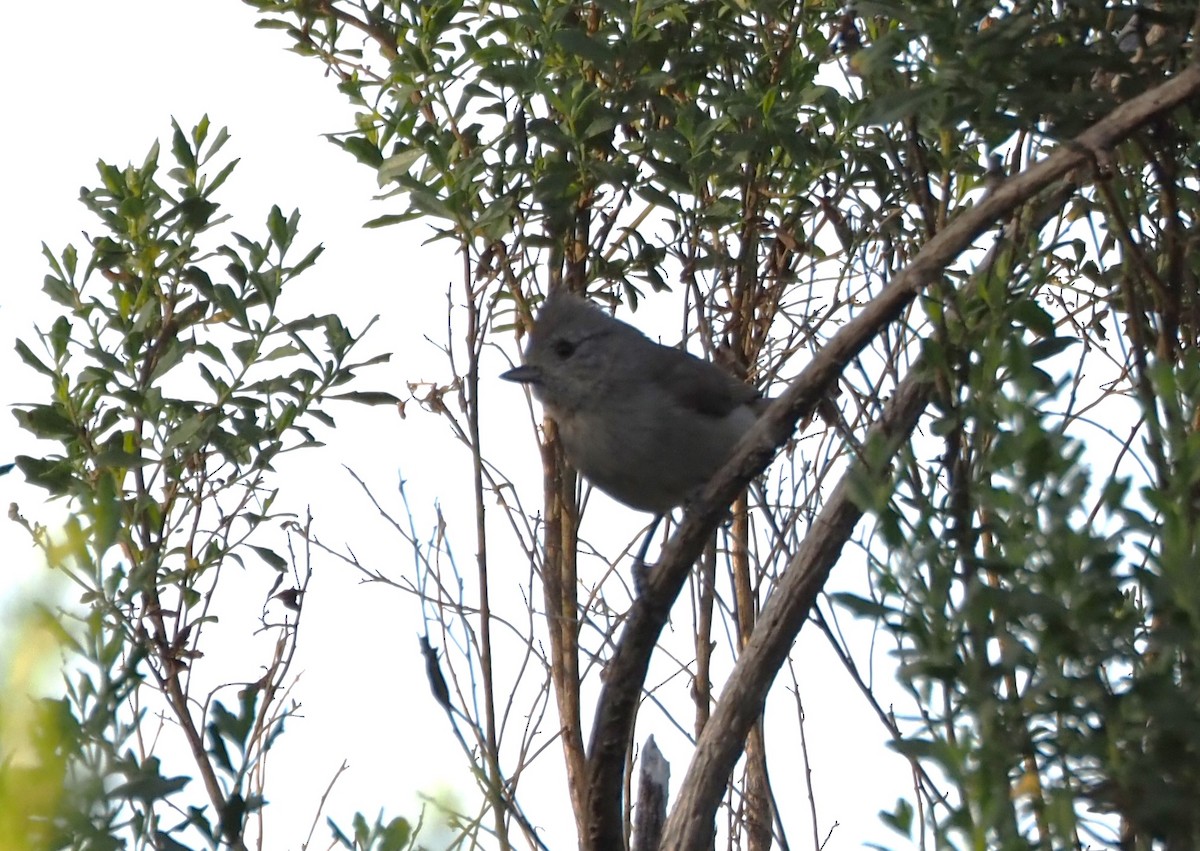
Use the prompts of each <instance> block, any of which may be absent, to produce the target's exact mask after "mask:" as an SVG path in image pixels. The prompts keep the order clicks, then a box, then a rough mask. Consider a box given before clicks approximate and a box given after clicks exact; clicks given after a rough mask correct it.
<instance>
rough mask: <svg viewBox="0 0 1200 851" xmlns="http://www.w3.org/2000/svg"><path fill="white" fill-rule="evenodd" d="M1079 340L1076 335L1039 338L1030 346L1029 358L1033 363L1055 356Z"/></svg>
mask: <svg viewBox="0 0 1200 851" xmlns="http://www.w3.org/2000/svg"><path fill="white" fill-rule="evenodd" d="M1078 342H1079V340H1078V339H1077V338H1075V337H1050V338H1049V339H1046V340H1037V341H1035V342H1034V343H1032V344H1030V346H1029V358H1030V360H1031V361H1032V362H1033V363H1037V362H1038V361H1041V360H1045V359H1046V358H1050V357H1054V356H1055V355H1057V354H1059V353H1060V352H1063V351H1065V350H1067V349H1069V348H1070V347H1071V346H1074V345H1075V344H1076V343H1078Z"/></svg>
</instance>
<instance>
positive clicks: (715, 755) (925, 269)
mask: <svg viewBox="0 0 1200 851" xmlns="http://www.w3.org/2000/svg"><path fill="white" fill-rule="evenodd" d="M1198 94H1200V65H1192V66H1189V67H1188V68H1186V69H1185V70H1184V71H1182V72H1180V73H1179V74H1178V75H1176V76H1175V77H1174V78H1172V79H1170V80H1168V81H1167V82H1165V83H1163V84H1162V85H1160V86H1157V87H1155V88H1154V89H1151V90H1150V91H1147V92H1145V93H1143V94H1142V95H1139V96H1138V97H1136V98H1134V99H1132V100H1129V101H1127V102H1126V103H1124V104H1122V105H1121V106H1119V107H1117V108H1116V109H1114V110H1113V111H1112V112H1111V113H1110V114H1109V115H1107V116H1106V117H1105V118H1103V119H1101V120H1100V121H1098V122H1096V123H1095V124H1093V125H1092V126H1091V127H1090V128H1088V129H1087V130H1086V131H1084V132H1083V133H1081V134H1080V135H1079V136H1077V137H1076V138H1075V139H1074V140H1071V141H1069V142H1067V143H1064V144H1063V145H1062V146H1061V147H1060V148H1059V150H1057V151H1056V152H1055V153H1054V154H1052V155H1051V156H1049V157H1047V158H1046V159H1045V160H1042V161H1041V162H1039V163H1037V164H1035V165H1033V166H1031V167H1030V168H1028V169H1026V170H1025V171H1024V172H1023V173H1021V174H1020V175H1017V176H1015V177H1013V178H1011V179H1009V180H1007V181H1005V182H1003V183H1001V184H1000V185H998V186H997V187H996V188H995V190H994V191H992V192H990V193H989V194H987V195H986V196H985V197H984V198H983V199H982V200H981V201H980V202H979V203H978V204H977V205H976V206H974V207H972V208H970V209H968V210H965V211H963V212H962V213H960V214H959V215H957V216H956V217H955V218H954V219H953V220H952V221H951V222H950V223H949V224H948V225H947V227H946V228H945V229H944V230H943V231H942V232H941V233H939V234H938V235H936V236H935V237H934V238H933V239H931V240H930V241H929V242H928V243H927V244H926V246H925V247H924V248H923V249H922V250H921V252H920V253H919V254H918V255H917V257H916V258H915V259H914V260H913V262H912V263H911V264H910V265H909V266H908V267H907V268H906V269H904V271H902V272H901V273H900V274H899V275H897V276H896V278H895V280H894V281H893V282H892V283H891V284H890V285H889V286H888V287H887V288H886V289H885V290H884V291H883V292H881V293H880V294H879V295H878V296H877V297H876V298H875V299H873V300H872V301H871V302H870V303H869V304H868V305H866V306H865V308H864V309H863V310H862V311H861V312H860V314H859V315H858V316H857V317H855V318H854V319H853V320H852V321H851V322H849V323H848V324H847V325H845V326H844V327H843V328H842V329H841V330H840V331H839V332H838V333H837V334H835V335H834V336H833V337H832V338H831V339H830V341H829V343H828V344H827V345H826V346H825V347H824V348H823V349H822V350H821V351H820V352H819V353H818V354H817V356H816V357H815V358H814V359H813V361H812V362H811V363H810V364H809V365H808V367H806V368H805V369H804V370H803V371H802V372H801V374H800V375H799V376H797V378H796V379H795V380H794V381H793V382H792V384H791V386H789V387H788V389H787V390H786V391H785V392H784V393H783V395H782V396H780V397H779V398H778V399H777V400H776V401H775V402H774V403H773V404H772V405H771V406H770V408H769V409H768V410H767V411H766V412H765V413H764V415H763V417H762V418H761V419H760V420H759V422H758V424H757V425H756V426H755V428H754V429H753V430H752V431H751V432H750V433H749V434H748V435H746V437H745V438H743V440H742V442H741V444H740V447H739V449H738V450H737V451H736V452H735V454H734V457H733V458H731V459H730V461H729V462H728V463H727V464H726V465H725V467H724V468H723V469H722V470H721V471H720V472H718V474H717V475H716V476H715V477H714V478H713V480H712V481H711V482H709V484H708V485H707V486H706V487H705V489H704V491H703V494H702V495H701V498H700V499H699V500H698V502H697V503H696V504H695V505H694V506H693V509H692V510H690V511H688V512H687V514H686V516H685V517H684V520H683V523H682V524H681V525H680V527H679V529H678V530H677V531H676V533H675V535H674V536H672V539H671V540H670V541H669V542H668V544H667V546H666V548H665V549H664V551H663V554H662V557H661V559H660V563H659V565H658V566H657V567H656V568H655V569H654V570H652V571H651V574H650V581H649V583H648V587H647V589H646V593H645V594H644V595H643V596H642V597H641V598H639V599H638V600H636V601H635V603H634V605H633V608H632V609H631V611H630V613H629V618H628V620H627V623H626V628H625V630H624V632H623V634H622V636H621V639H620V641H619V643H618V645H617V649H616V652H615V653H614V655H613V658H612V660H611V661H610V662H609V665H608V670H607V671H606V677H605V681H604V686H603V688H602V690H601V694H600V698H599V702H598V705H597V710H596V723H595V725H594V727H593V732H592V738H591V743H590V747H589V753H588V789H587V796H588V801H587V807H588V812H589V818H588V833H587V836H586V837H585V838H584V839H585V842H584V847H586V848H590V849H596V851H608V849H612V848H620V847H622V845H623V841H624V840H623V837H622V835H621V788H622V786H621V784H622V773H623V767H624V752H625V746H626V742H627V741H629V732H630V727H631V726H632V724H633V720H634V717H635V714H636V708H637V702H638V699H639V697H640V695H641V690H642V684H643V682H644V680H645V675H646V671H647V669H648V667H649V660H650V654H651V652H652V651H653V649H654V646H655V644H656V642H657V640H658V636H659V634H660V632H661V630H662V628H663V626H664V625H665V623H666V620H667V617H668V614H669V612H670V608H671V604H672V602H673V601H674V600H675V598H676V597H677V596H678V594H679V592H680V590H681V589H682V587H683V583H684V582H685V580H686V578H687V575H688V571H689V570H690V569H691V565H692V564H693V563H694V561H695V559H696V558H697V556H698V555H699V553H700V550H701V548H702V547H703V542H704V540H705V537H706V536H707V535H708V534H709V533H710V532H711V530H712V529H713V528H714V527H715V526H716V524H717V523H718V522H719V521H720V519H721V517H722V516H723V515H724V512H725V510H726V507H727V506H728V505H729V504H730V502H732V500H733V498H734V496H735V495H736V493H737V492H738V491H739V490H740V489H741V488H743V487H745V485H746V483H747V482H748V481H749V480H750V479H751V478H752V477H753V476H756V475H758V474H759V473H761V472H762V471H763V470H764V469H765V468H766V466H767V465H768V464H769V463H770V461H771V459H772V458H773V457H774V454H775V452H776V449H777V448H778V447H779V446H781V445H783V443H784V442H785V441H786V440H787V439H788V438H789V437H790V436H791V434H792V433H793V431H794V430H795V427H796V423H797V422H798V421H799V420H800V419H801V418H802V417H803V416H805V415H807V414H808V413H810V412H811V411H812V410H813V409H814V408H815V406H816V403H817V402H818V401H819V400H820V399H821V398H823V397H824V396H825V394H826V393H827V391H828V389H829V388H830V387H831V386H833V383H834V382H835V381H837V380H838V378H839V376H840V375H841V372H842V370H843V369H844V368H845V366H846V364H847V363H849V362H850V361H851V360H852V359H853V358H854V357H856V356H857V355H858V354H859V353H860V352H862V351H863V349H865V348H866V347H867V346H868V345H869V344H870V342H871V340H873V339H874V338H875V336H876V335H877V334H878V333H879V332H880V331H881V330H882V329H883V328H885V327H886V326H887V325H889V324H890V323H892V322H893V321H895V320H896V319H897V318H898V317H899V316H900V315H901V314H902V312H903V311H904V309H905V308H906V307H907V306H908V305H909V304H910V303H911V302H912V301H913V299H915V298H916V296H917V295H918V294H919V293H920V292H921V290H922V289H923V288H924V287H925V286H926V285H927V284H929V283H930V282H931V281H932V280H934V278H936V277H938V276H940V275H941V274H942V272H943V270H944V269H945V268H946V267H947V266H948V265H949V264H950V263H951V262H952V261H953V260H954V259H955V258H956V257H957V256H958V255H959V254H960V253H961V252H962V251H964V250H965V249H966V248H967V247H969V246H970V245H971V244H972V243H973V242H974V241H975V240H976V239H977V238H978V237H979V236H980V235H982V234H983V233H984V232H985V231H986V230H987V229H988V228H990V227H992V226H993V225H994V224H995V223H996V222H997V221H1001V220H1003V219H1004V218H1006V217H1007V216H1008V215H1009V214H1010V213H1011V212H1012V211H1013V210H1014V209H1016V208H1017V207H1018V206H1020V205H1021V204H1024V203H1025V202H1027V201H1028V200H1030V199H1031V198H1033V197H1034V196H1035V195H1037V194H1038V193H1039V192H1041V191H1042V190H1044V189H1045V188H1046V187H1047V186H1049V185H1050V184H1052V183H1053V182H1054V181H1056V180H1059V179H1061V178H1063V177H1064V176H1066V175H1067V174H1068V173H1069V172H1071V171H1072V170H1075V169H1078V168H1081V167H1085V166H1088V165H1089V163H1092V162H1094V161H1095V160H1097V159H1099V160H1101V161H1107V155H1106V152H1107V151H1108V149H1110V148H1111V147H1113V146H1114V145H1115V144H1117V143H1118V142H1120V141H1122V140H1124V139H1126V138H1128V136H1129V135H1131V134H1132V133H1133V132H1134V131H1135V130H1136V129H1137V128H1139V127H1141V126H1142V125H1143V124H1145V123H1146V122H1148V121H1150V120H1151V119H1154V118H1156V117H1158V116H1160V115H1162V114H1164V113H1167V112H1169V111H1171V110H1173V109H1175V108H1176V107H1177V106H1179V105H1181V104H1183V103H1185V102H1187V100H1188V99H1190V98H1195V97H1196V96H1197V95H1198ZM910 377H911V374H910ZM910 377H906V378H905V379H904V380H903V381H902V382H901V385H900V386H901V388H908V389H907V390H906V394H907V395H904V396H902V395H901V393H900V392H899V390H898V392H897V394H896V396H895V397H894V398H893V400H892V403H891V404H890V405H889V407H888V411H887V412H885V414H884V417H883V418H882V419H881V421H880V423H879V424H878V425H877V426H875V427H874V428H873V429H872V432H879V431H881V430H882V431H883V433H884V434H896V433H899V432H897V431H896V430H897V429H898V428H899V427H900V426H902V425H903V424H904V423H905V422H906V421H907V418H908V417H910V416H911V417H914V418H915V417H916V416H919V413H920V408H922V407H923V402H921V404H920V406H918V404H917V403H918V402H920V401H921V400H922V399H923V397H924V395H925V391H922V392H918V389H919V387H920V385H917V384H916V379H915V378H910ZM910 381H911V383H910ZM914 407H915V408H916V412H915V413H913V408H914ZM913 421H914V422H915V419H914V420H913ZM846 491H847V485H846V479H845V478H844V479H843V480H842V482H840V483H839V484H838V486H837V487H836V488H835V489H834V492H833V494H832V495H831V499H830V501H829V502H828V503H827V504H826V507H825V510H823V511H822V513H821V515H820V516H819V517H818V519H817V521H816V522H815V523H814V527H813V531H812V532H811V533H810V534H809V535H808V536H807V538H806V540H805V542H804V544H803V545H802V546H801V548H800V551H799V552H798V553H797V556H796V558H795V559H794V560H793V563H792V565H791V566H790V567H789V569H788V570H787V571H785V573H784V575H783V576H782V577H781V578H780V582H779V586H778V587H777V589H776V591H775V593H774V594H773V595H772V596H771V598H770V599H769V600H768V603H767V606H766V607H765V609H764V611H763V616H762V618H761V620H760V622H759V626H758V628H757V629H756V631H755V635H754V637H753V638H752V640H751V643H750V645H749V646H748V647H747V650H746V653H745V654H743V655H742V657H741V658H740V659H739V660H738V663H737V665H736V667H735V669H734V673H733V676H732V677H731V678H730V681H729V683H728V684H727V686H726V689H725V692H724V693H725V695H734V696H736V700H732V699H729V698H728V697H727V698H726V699H724V700H721V701H720V702H719V703H718V705H717V708H716V711H715V712H714V715H713V717H712V719H711V721H710V723H709V724H708V726H707V727H706V729H705V731H704V733H703V735H702V736H701V738H700V741H699V743H698V746H697V751H696V756H695V758H694V760H693V762H692V765H691V766H690V767H689V770H688V773H687V776H686V777H685V779H684V784H683V787H682V789H681V790H680V796H679V800H678V802H677V804H676V806H675V808H674V810H673V811H672V814H671V817H670V820H669V822H668V826H667V832H666V837H665V839H664V845H663V848H664V849H666V848H679V849H689V848H698V847H703V843H704V842H705V841H707V840H708V838H709V837H710V836H711V833H712V829H713V814H714V813H715V811H716V807H717V805H718V803H719V801H720V790H721V789H723V788H724V784H725V781H726V778H727V777H728V776H729V772H730V771H731V770H732V768H733V766H734V764H735V763H736V761H737V758H738V754H739V753H740V751H741V747H742V743H743V742H744V741H745V738H746V733H747V731H748V730H749V725H750V724H751V723H753V719H754V718H755V717H757V715H758V713H760V712H761V711H762V704H763V700H764V699H765V695H766V692H767V690H768V688H769V686H770V684H771V682H772V681H773V679H774V677H775V674H776V673H777V672H778V669H779V666H780V665H781V664H782V661H783V659H784V658H785V656H786V652H787V648H788V647H790V646H791V642H792V641H793V640H794V638H795V635H796V634H797V633H798V632H799V629H800V626H801V625H802V624H803V622H804V617H805V616H806V614H807V611H808V605H809V602H805V601H811V599H812V598H814V597H815V595H816V593H817V592H818V591H819V590H820V588H821V586H822V584H823V583H824V581H825V578H826V576H827V575H828V572H829V569H830V568H831V567H832V565H833V563H834V561H835V560H836V558H837V556H838V554H839V553H840V551H841V548H842V546H843V544H844V542H845V540H846V538H847V537H848V536H849V534H850V530H851V529H852V528H853V525H854V523H855V522H857V519H858V516H859V512H858V509H857V508H855V507H854V506H853V505H852V504H851V503H850V502H849V496H848V493H847V492H846ZM818 530H819V531H818Z"/></svg>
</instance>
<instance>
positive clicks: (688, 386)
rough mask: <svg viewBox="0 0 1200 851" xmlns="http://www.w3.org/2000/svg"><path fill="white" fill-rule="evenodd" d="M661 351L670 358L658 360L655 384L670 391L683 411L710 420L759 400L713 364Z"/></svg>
mask: <svg viewBox="0 0 1200 851" xmlns="http://www.w3.org/2000/svg"><path fill="white" fill-rule="evenodd" d="M662 348H663V349H664V350H665V351H666V352H670V355H669V356H668V357H665V358H662V359H661V363H662V369H661V381H659V382H656V383H657V384H658V386H662V387H667V388H670V389H669V390H668V391H667V392H669V393H671V394H672V395H673V396H674V397H675V400H676V401H677V402H679V404H680V405H682V406H684V407H685V408H688V409H689V410H693V411H696V412H697V413H699V414H704V415H706V416H710V417H724V416H726V415H728V414H729V412H730V411H732V410H734V409H735V408H737V407H738V406H739V405H746V404H749V403H750V402H753V401H754V400H755V399H757V398H759V393H758V391H757V390H755V389H754V388H753V387H751V386H750V385H749V384H745V383H744V382H741V381H738V380H737V379H736V378H734V377H733V376H732V375H730V374H729V373H728V372H726V371H725V370H723V369H721V367H719V366H717V365H716V364H712V363H709V362H708V361H703V360H700V358H698V357H696V356H695V355H691V354H688V353H687V352H685V351H682V350H680V349H673V348H670V347H669V346H663V347H662Z"/></svg>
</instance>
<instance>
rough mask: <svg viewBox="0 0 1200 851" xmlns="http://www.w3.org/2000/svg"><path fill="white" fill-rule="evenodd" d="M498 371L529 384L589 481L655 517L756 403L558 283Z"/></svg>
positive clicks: (709, 369) (709, 465)
mask: <svg viewBox="0 0 1200 851" xmlns="http://www.w3.org/2000/svg"><path fill="white" fill-rule="evenodd" d="M500 377H501V378H504V379H507V380H508V381H517V382H520V383H522V384H528V385H529V386H530V387H531V388H532V390H533V395H534V396H536V397H537V398H538V399H539V400H540V401H541V402H542V405H543V406H544V407H545V409H546V413H547V415H548V416H549V417H550V418H551V419H553V420H554V421H555V423H557V425H558V433H559V435H560V437H561V438H562V441H563V447H564V449H565V450H566V454H567V459H568V460H569V461H570V462H571V464H572V465H574V467H575V468H576V469H577V470H579V472H580V473H582V474H583V475H584V476H585V477H586V478H587V479H588V481H590V482H591V483H592V484H593V485H595V486H596V487H598V488H600V490H602V491H604V492H605V493H607V494H608V495H609V496H611V497H613V498H614V499H616V500H619V501H620V502H623V503H625V504H626V505H628V506H630V507H632V508H636V509H639V510H641V511H649V512H653V513H654V514H656V515H660V516H661V515H663V514H666V513H668V512H670V511H671V509H672V508H675V507H676V506H678V505H681V504H683V503H684V502H686V501H687V500H688V498H689V497H690V496H691V495H692V493H693V492H695V491H697V490H698V489H699V488H700V487H701V486H703V485H704V484H705V483H706V482H707V481H708V479H709V478H711V477H712V475H713V473H715V472H716V471H717V469H718V468H719V467H720V466H721V465H722V463H724V462H725V460H726V459H728V458H729V456H730V454H731V453H732V450H733V447H734V446H735V445H736V444H737V442H738V439H739V438H740V437H741V436H742V435H743V434H744V433H745V432H747V431H748V430H749V429H750V427H751V426H752V425H753V424H754V421H755V419H756V418H757V409H758V405H757V404H756V403H760V402H761V399H760V397H759V394H758V392H757V391H756V390H755V389H754V388H753V387H750V386H749V385H747V384H743V383H742V382H741V381H738V380H737V379H736V378H734V377H733V376H732V375H730V374H728V373H727V372H725V370H723V369H721V368H720V367H718V366H716V365H714V364H711V363H708V362H707V361H703V360H700V359H699V358H697V357H695V356H694V355H690V354H688V353H687V352H685V351H682V350H680V349H674V348H671V347H669V346H663V345H659V344H658V343H655V342H654V341H653V340H650V339H649V338H647V337H646V336H645V335H644V334H642V332H641V331H639V330H637V329H636V328H634V327H633V326H632V325H627V324H626V323H624V322H622V321H620V320H619V319H614V318H613V317H611V316H609V315H608V314H607V313H605V312H604V311H602V310H600V308H598V307H596V306H595V305H593V304H591V303H590V302H588V301H585V300H584V299H582V298H580V297H578V296H576V295H572V294H570V293H567V292H563V291H559V292H556V293H554V294H553V295H550V296H549V297H548V298H547V299H546V301H545V302H544V303H543V305H542V308H541V310H540V311H539V312H538V316H537V320H536V321H535V322H534V325H533V331H532V332H531V334H530V338H529V344H528V346H527V347H526V349H525V363H524V365H523V366H519V367H516V368H515V369H510V370H509V371H508V372H506V373H504V374H503V375H501V376H500ZM656 523H657V521H656ZM644 550H645V547H643V556H644Z"/></svg>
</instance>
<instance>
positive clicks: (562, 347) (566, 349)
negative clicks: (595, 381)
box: [551, 340, 575, 360]
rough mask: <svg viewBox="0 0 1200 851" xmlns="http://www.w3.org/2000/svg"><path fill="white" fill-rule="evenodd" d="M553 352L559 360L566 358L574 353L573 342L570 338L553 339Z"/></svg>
mask: <svg viewBox="0 0 1200 851" xmlns="http://www.w3.org/2000/svg"><path fill="white" fill-rule="evenodd" d="M551 348H552V349H553V351H554V354H556V355H558V357H559V358H560V359H561V360H566V359H567V358H569V357H570V356H571V355H573V354H575V344H574V343H572V342H571V341H570V340H555V341H554V345H553V346H551Z"/></svg>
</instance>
